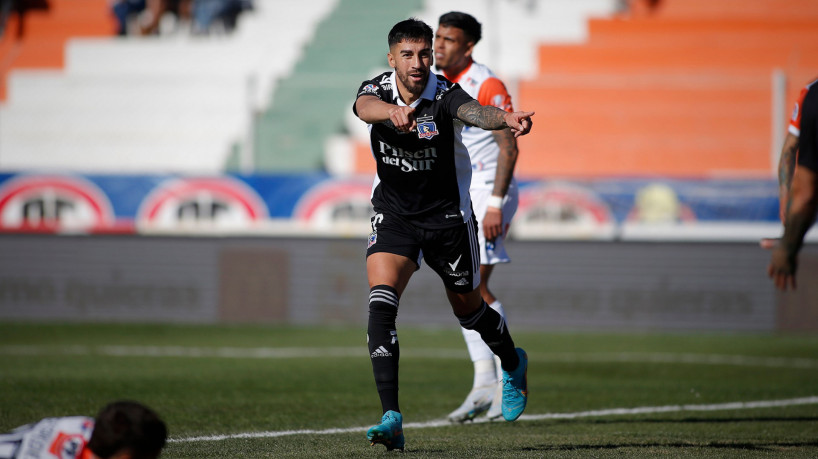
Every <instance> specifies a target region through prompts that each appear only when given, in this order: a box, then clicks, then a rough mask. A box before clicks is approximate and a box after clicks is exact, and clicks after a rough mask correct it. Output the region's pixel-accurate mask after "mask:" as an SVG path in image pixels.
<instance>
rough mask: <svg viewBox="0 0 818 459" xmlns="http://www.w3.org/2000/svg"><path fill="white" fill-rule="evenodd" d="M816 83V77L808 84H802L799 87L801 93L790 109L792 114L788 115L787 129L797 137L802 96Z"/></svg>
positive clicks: (802, 103)
mask: <svg viewBox="0 0 818 459" xmlns="http://www.w3.org/2000/svg"><path fill="white" fill-rule="evenodd" d="M816 83H818V79H815V80H812V81H811V82H810V83H809V84H807V85H806V86H804V88H802V89H801V94H800V95H799V96H798V102H796V103H795V106H794V107H793V109H792V116H790V125H789V127H788V128H787V130H788V131H789V132H790V134H792V135H794V136H796V137H798V136H800V135H801V107H803V106H804V96H806V95H807V91H809V88H811V87H812V86H813V85H814V84H816Z"/></svg>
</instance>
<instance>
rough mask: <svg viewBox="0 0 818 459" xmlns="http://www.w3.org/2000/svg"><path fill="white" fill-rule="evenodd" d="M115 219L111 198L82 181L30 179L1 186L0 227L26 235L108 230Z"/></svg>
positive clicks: (44, 178)
mask: <svg viewBox="0 0 818 459" xmlns="http://www.w3.org/2000/svg"><path fill="white" fill-rule="evenodd" d="M114 221H115V216H114V211H113V208H112V206H111V203H110V201H109V200H108V197H107V196H106V195H105V193H103V192H102V190H100V189H99V188H98V187H97V186H96V185H94V184H93V183H91V182H89V181H88V180H85V179H83V178H80V177H66V176H54V175H28V176H17V177H14V178H11V179H9V180H8V181H6V182H5V183H3V185H2V186H0V227H1V228H4V229H11V230H25V231H46V232H51V231H62V230H68V231H71V230H75V231H76V230H89V229H95V228H101V227H109V226H112V225H113V224H114Z"/></svg>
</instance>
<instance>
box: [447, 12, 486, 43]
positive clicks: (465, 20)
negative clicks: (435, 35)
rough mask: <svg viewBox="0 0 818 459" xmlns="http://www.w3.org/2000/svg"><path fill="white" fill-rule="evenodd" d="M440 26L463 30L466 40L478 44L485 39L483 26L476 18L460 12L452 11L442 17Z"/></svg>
mask: <svg viewBox="0 0 818 459" xmlns="http://www.w3.org/2000/svg"><path fill="white" fill-rule="evenodd" d="M438 22H439V24H440V25H442V26H446V27H457V28H458V29H461V30H463V33H464V34H465V35H466V38H467V39H469V40H471V41H473V42H474V43H475V44H477V42H478V41H480V39H481V38H483V26H482V25H480V23H479V22H477V19H475V18H474V16H472V15H470V14H466V13H461V12H460V11H451V12H449V13H446V14H444V15H443V16H440V19H439V21H438Z"/></svg>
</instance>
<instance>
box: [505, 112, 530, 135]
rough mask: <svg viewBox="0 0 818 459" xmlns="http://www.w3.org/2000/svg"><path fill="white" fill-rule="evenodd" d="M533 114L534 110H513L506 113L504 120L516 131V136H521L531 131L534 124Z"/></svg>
mask: <svg viewBox="0 0 818 459" xmlns="http://www.w3.org/2000/svg"><path fill="white" fill-rule="evenodd" d="M533 115H534V112H511V113H506V114H505V116H504V120H505V122H506V125H508V127H509V128H511V132H513V133H514V137H520V136H523V135H526V134H528V133H529V132H530V131H531V127H532V126H533V125H534V122H533V121H532V120H531V117H532V116H533Z"/></svg>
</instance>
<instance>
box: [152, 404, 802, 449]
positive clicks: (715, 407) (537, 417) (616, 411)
mask: <svg viewBox="0 0 818 459" xmlns="http://www.w3.org/2000/svg"><path fill="white" fill-rule="evenodd" d="M815 404H818V396H811V397H801V398H790V399H784V400H760V401H754V402H729V403H717V404H710V405H666V406H642V407H636V408H611V409H605V410H591V411H579V412H576V413H546V414H524V415H522V416H520V418H519V419H518V422H519V421H541V420H547V419H578V418H589V417H604V416H621V415H633V414H656V413H676V412H682V411H724V410H749V409H755V408H775V407H786V406H796V405H815ZM474 422H475V423H483V422H491V421H489V420H488V419H487V418H479V419H477V420H476V421H474ZM452 425H456V424H452V423H451V422H449V421H447V420H443V419H438V420H434V421H428V422H410V423H407V424H404V425H403V428H404V429H407V428H409V429H428V428H433V427H445V426H452ZM367 429H368V427H347V428H334V429H323V430H313V429H304V430H279V431H268V432H248V433H238V434H229V435H209V436H201V437H187V438H171V439H169V440H168V442H170V443H192V442H203V441H222V440H232V439H246V438H276V437H286V436H292V435H335V434H345V433H356V432H366V430H367Z"/></svg>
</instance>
